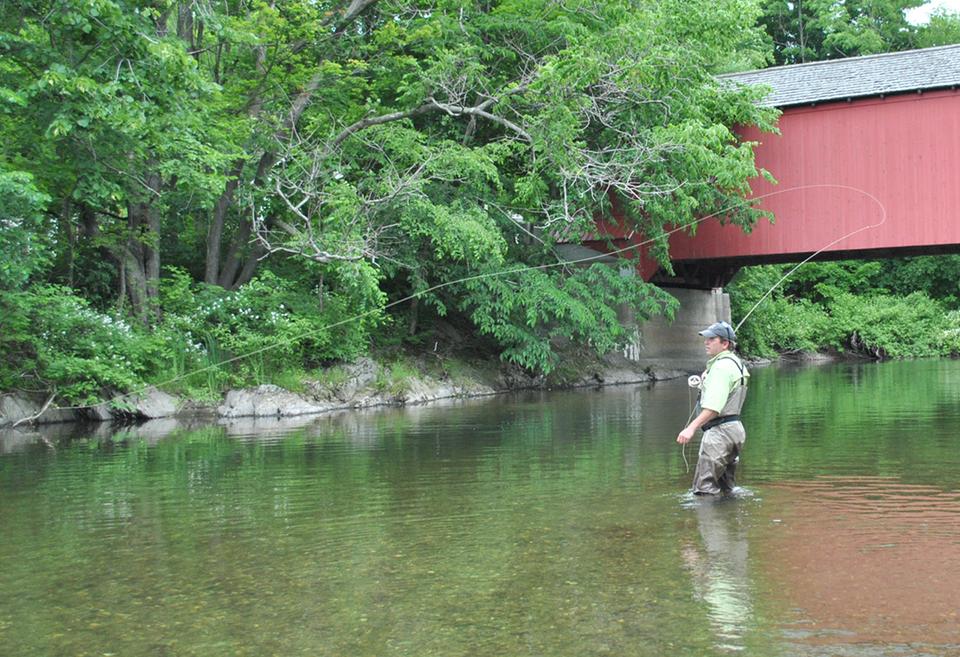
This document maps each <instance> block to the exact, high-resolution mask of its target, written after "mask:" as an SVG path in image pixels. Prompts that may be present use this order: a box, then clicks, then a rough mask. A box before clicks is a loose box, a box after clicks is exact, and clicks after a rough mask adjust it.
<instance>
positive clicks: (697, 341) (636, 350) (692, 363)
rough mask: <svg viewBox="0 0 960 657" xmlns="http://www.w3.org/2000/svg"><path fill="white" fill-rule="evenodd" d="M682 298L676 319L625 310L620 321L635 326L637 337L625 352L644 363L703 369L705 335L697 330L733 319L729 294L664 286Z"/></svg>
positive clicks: (651, 365) (691, 370)
mask: <svg viewBox="0 0 960 657" xmlns="http://www.w3.org/2000/svg"><path fill="white" fill-rule="evenodd" d="M664 289H665V291H667V292H669V293H670V294H671V295H672V296H673V297H674V298H676V299H677V301H678V302H679V304H680V305H679V307H678V308H677V313H676V316H675V317H674V319H673V321H672V322H671V321H669V320H668V319H666V318H664V317H653V318H651V319H648V320H645V321H643V320H641V321H639V322H638V321H637V320H636V318H634V317H632V316H631V314H630V313H629V312H624V313H623V314H622V316H621V321H623V322H624V325H626V326H631V325H632V326H634V327H636V338H635V340H634V341H633V343H632V344H630V345H628V346H627V348H626V349H625V353H624V356H626V357H627V358H628V359H630V360H632V361H634V362H636V363H638V364H639V365H641V366H643V367H651V368H657V369H663V368H668V369H679V370H685V371H688V372H700V371H702V370H703V366H704V363H705V362H706V355H705V354H704V351H703V338H701V337H700V336H699V335H697V333H698V332H699V331H702V330H703V329H705V328H706V327H708V326H710V325H711V324H713V323H714V322H718V321H721V320H722V321H726V322H729V321H730V295H728V294H727V293H726V292H724V291H723V289H722V288H714V289H712V290H691V289H685V288H664Z"/></svg>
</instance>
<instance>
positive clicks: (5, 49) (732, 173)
mask: <svg viewBox="0 0 960 657" xmlns="http://www.w3.org/2000/svg"><path fill="white" fill-rule="evenodd" d="M758 2H759V0H718V1H717V2H714V3H712V4H710V5H709V6H706V5H704V3H701V2H694V1H693V0H661V1H659V2H654V1H653V0H610V1H606V2H597V1H596V0H565V1H564V2H556V1H555V0H495V1H488V0H482V1H481V0H432V1H430V2H427V1H423V2H420V1H416V0H351V1H350V2H336V1H334V0H326V1H324V0H320V1H316V0H289V1H285V2H282V3H277V2H259V1H258V2H240V1H239V0H228V1H227V2H222V3H216V4H209V3H204V2H198V1H196V0H180V1H174V0H153V1H150V0H58V1H57V2H52V1H51V0H15V1H13V2H9V3H6V4H5V5H3V8H2V9H0V52H2V54H3V57H2V58H0V103H2V104H0V111H2V112H4V113H5V118H6V119H7V121H6V122H5V126H6V127H0V131H3V134H4V135H5V136H9V137H10V139H9V140H8V141H5V142H4V144H3V145H2V146H0V149H2V150H0V164H2V165H4V166H6V165H7V164H9V165H10V166H9V167H7V168H9V169H10V170H21V171H24V172H28V173H30V174H32V175H33V177H34V180H35V185H36V189H37V191H38V192H41V193H45V194H48V195H49V197H50V198H51V201H50V203H49V204H48V205H47V208H46V210H47V215H48V222H49V225H50V226H51V232H52V234H53V236H54V237H55V244H56V254H57V259H56V263H57V266H56V268H55V270H54V272H53V274H52V275H51V278H52V279H54V280H55V282H61V283H67V284H70V285H72V286H74V287H77V288H82V289H85V290H88V291H89V295H90V296H91V297H99V298H98V299H94V301H95V302H96V303H95V304H94V305H96V306H98V307H104V306H105V305H106V304H107V303H108V301H109V300H108V297H109V296H110V292H109V291H110V290H118V289H119V290H120V291H121V292H122V295H121V297H128V298H129V300H130V302H131V307H132V310H133V311H134V313H135V314H136V315H137V316H138V317H139V318H140V319H141V321H142V323H144V324H145V325H147V326H154V325H156V324H157V322H159V321H161V320H160V318H159V316H158V315H159V313H158V308H157V304H158V280H159V278H160V276H161V272H162V271H163V270H162V267H161V265H162V264H169V265H174V266H177V267H180V268H181V269H182V270H186V271H189V272H191V274H192V275H193V276H194V277H196V278H197V279H200V280H202V281H204V282H206V283H207V284H209V285H212V286H217V287H220V288H224V289H235V288H237V287H238V286H241V285H242V284H244V283H245V282H247V281H249V280H250V278H251V277H252V276H253V274H254V273H255V271H256V270H257V268H258V267H262V266H264V265H263V263H267V266H268V267H270V268H273V269H276V270H278V271H282V270H284V269H285V268H298V272H297V273H296V274H293V275H292V278H294V279H296V280H297V281H298V284H300V285H302V286H303V287H304V289H307V290H316V292H317V303H318V304H321V305H322V304H323V303H324V299H325V298H327V297H326V295H328V294H335V295H336V297H337V298H338V299H341V300H342V299H346V298H349V299H352V300H354V302H355V303H354V307H355V308H357V309H358V311H359V310H364V309H369V308H374V309H375V308H377V307H379V306H382V305H383V304H384V303H386V302H387V301H388V300H393V301H396V300H399V299H401V298H404V297H408V296H413V297H414V298H415V300H416V301H419V302H420V303H419V304H417V305H416V306H415V307H419V308H420V311H422V312H424V313H426V312H427V311H426V310H424V306H425V307H426V308H430V309H432V312H435V313H437V314H444V313H446V312H449V311H454V312H458V313H461V314H463V315H464V316H466V317H467V318H470V319H471V320H472V321H473V322H474V323H475V325H476V326H477V327H478V328H479V330H480V331H481V332H485V333H488V334H490V335H491V336H493V337H495V338H496V339H497V340H498V341H499V342H500V344H501V346H502V347H503V348H504V349H505V353H506V354H507V355H508V357H509V358H511V359H513V360H515V361H516V362H519V363H521V364H523V365H526V366H530V367H539V368H542V369H546V368H549V367H550V366H551V365H552V362H553V361H552V360H551V359H552V356H551V353H552V352H551V339H553V338H557V337H561V336H566V337H572V338H574V339H577V340H581V341H584V342H590V343H591V344H593V345H595V346H597V348H598V349H602V348H608V347H609V346H610V345H611V344H614V343H615V342H616V341H617V340H619V339H620V338H622V337H623V336H622V334H621V333H620V331H621V329H620V328H619V327H618V325H616V322H614V321H611V320H610V317H611V315H610V313H609V312H607V311H604V310H603V308H605V307H607V306H608V305H611V304H616V303H620V302H626V303H629V304H630V305H632V306H633V307H634V309H635V310H636V311H637V312H638V313H639V314H640V315H641V316H643V315H646V314H649V313H651V312H655V311H657V310H658V309H662V307H663V304H664V303H665V300H664V298H663V297H662V295H661V294H660V293H659V292H658V291H657V290H656V289H655V288H653V287H651V286H648V285H646V284H644V283H643V282H642V281H640V280H639V279H633V280H632V281H629V282H628V279H625V278H623V277H621V276H620V275H619V270H620V269H624V270H628V269H630V268H632V266H633V265H634V264H635V263H633V262H632V261H630V260H627V259H625V260H624V261H623V262H622V263H621V264H620V267H618V268H615V269H614V270H613V271H614V273H615V274H616V275H610V271H609V270H597V269H582V270H581V269H577V268H574V267H571V266H570V265H569V264H568V263H564V262H563V261H562V259H560V258H559V257H558V256H557V254H556V252H555V246H556V245H557V243H558V242H560V241H573V242H576V241H578V240H580V239H582V238H584V237H586V236H589V235H592V234H593V232H594V230H595V228H594V219H595V218H597V217H598V216H609V215H610V214H611V210H612V208H618V209H619V210H618V212H619V213H618V217H619V219H618V220H619V221H622V222H624V223H625V227H626V229H627V230H634V231H637V232H641V233H642V234H644V235H646V236H647V237H649V238H653V239H655V240H656V244H655V245H654V248H653V251H654V253H655V254H656V255H657V256H659V257H660V258H661V260H662V262H663V263H664V264H665V265H666V266H669V261H668V254H667V252H666V239H665V233H666V232H667V231H668V230H670V229H672V228H673V227H677V226H680V227H686V228H687V229H688V230H691V231H692V230H695V226H696V220H697V219H698V218H699V217H703V216H705V215H707V214H709V213H713V212H721V211H722V212H723V215H724V217H725V219H726V220H728V221H730V222H733V223H736V224H740V225H743V226H745V227H746V226H749V225H750V224H751V223H752V222H753V221H755V220H756V219H757V218H758V216H759V214H758V212H757V211H756V210H755V209H753V208H752V207H751V206H750V205H748V204H745V203H744V202H743V201H742V197H743V194H744V193H745V192H746V191H747V181H748V180H749V179H750V178H751V177H753V176H755V175H757V174H758V171H757V170H756V168H755V167H754V163H753V144H751V143H748V142H742V141H740V140H739V138H738V137H737V136H736V134H735V133H734V132H733V130H732V126H734V125H737V124H756V125H760V126H761V127H765V128H772V121H773V119H774V115H775V114H774V112H773V111H771V110H766V109H762V108H759V107H758V106H757V105H756V103H755V102H754V101H755V100H756V95H755V94H754V93H753V92H751V91H749V90H743V89H732V88H730V87H728V86H726V85H724V84H721V83H720V82H718V80H717V79H716V78H715V77H714V74H715V73H717V72H720V71H726V70H730V69H734V68H737V67H742V66H745V65H757V64H758V63H760V62H762V61H764V60H765V58H766V52H765V50H764V46H763V38H762V36H763V35H762V32H761V30H760V29H758V28H757V27H756V25H755V23H756V19H757V16H758V12H759V6H758ZM103 253H106V254H108V261H109V264H108V265H104V264H103V260H104V258H103V257H101V256H102V254H103ZM625 255H626V254H625ZM505 272H506V273H505ZM94 275H96V276H98V277H99V276H104V277H105V278H106V279H107V280H106V282H105V283H104V282H102V281H100V280H99V278H98V279H97V280H96V281H92V280H91V279H92V278H93V277H94ZM510 289H522V291H523V294H516V295H511V294H510V293H509V290H510ZM94 290H95V292H94ZM384 290H388V291H389V294H390V295H391V296H389V297H385V296H384ZM416 324H417V322H416V313H414V314H413V318H412V320H411V323H410V328H411V329H414V328H415V326H416Z"/></svg>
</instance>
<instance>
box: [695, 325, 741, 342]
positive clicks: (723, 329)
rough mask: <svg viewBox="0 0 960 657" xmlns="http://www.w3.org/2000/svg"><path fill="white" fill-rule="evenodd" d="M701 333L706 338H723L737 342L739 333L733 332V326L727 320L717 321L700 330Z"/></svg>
mask: <svg viewBox="0 0 960 657" xmlns="http://www.w3.org/2000/svg"><path fill="white" fill-rule="evenodd" d="M700 335H702V336H703V337H705V338H722V339H724V340H727V341H728V342H736V341H737V334H736V333H734V332H733V327H732V326H730V325H729V324H727V323H726V322H717V323H716V324H711V325H710V326H708V327H707V328H705V329H703V330H702V331H700Z"/></svg>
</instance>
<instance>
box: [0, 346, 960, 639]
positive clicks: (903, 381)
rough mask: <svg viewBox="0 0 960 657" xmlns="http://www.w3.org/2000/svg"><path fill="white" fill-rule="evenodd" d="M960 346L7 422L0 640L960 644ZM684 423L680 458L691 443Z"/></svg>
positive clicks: (1, 454) (2, 454) (0, 478)
mask: <svg viewBox="0 0 960 657" xmlns="http://www.w3.org/2000/svg"><path fill="white" fill-rule="evenodd" d="M958 400H960V362H954V361H919V362H910V363H886V364H879V365H878V364H860V365H829V366H816V367H804V368H786V367H776V368H764V369H757V370H755V371H754V376H753V378H752V388H751V393H750V398H749V400H748V402H747V408H746V409H745V413H744V415H745V423H746V425H747V434H748V438H747V446H746V449H745V452H744V456H743V463H742V469H741V473H742V474H741V477H740V484H741V486H742V489H741V490H740V491H739V495H738V496H737V498H736V499H729V500H723V501H719V502H704V501H701V500H698V499H695V498H693V497H692V496H689V495H688V494H687V493H686V492H685V491H686V488H687V486H688V485H689V477H690V474H689V473H687V472H685V464H684V454H683V453H682V452H681V450H680V448H679V447H678V446H677V445H676V444H675V443H674V438H675V437H676V434H677V432H678V431H679V429H680V428H681V427H682V424H683V421H684V419H685V418H686V417H687V414H688V412H689V409H690V403H691V399H690V393H689V390H688V389H687V387H686V385H685V381H671V382H661V383H658V384H656V385H654V386H629V387H620V388H607V389H603V390H599V391H586V390H583V391H576V392H562V393H549V394H546V393H544V394H529V395H519V396H511V397H497V398H490V399H486V400H474V401H469V402H462V403H456V404H449V405H444V406H430V407H421V408H411V409H399V410H398V409H392V410H384V411H377V412H363V413H351V414H345V415H341V416H337V417H324V418H320V419H315V420H309V421H307V420H300V421H299V426H297V423H296V422H288V423H283V424H281V423H259V424H256V425H254V424H240V423H238V424H232V425H212V426H200V427H196V428H192V429H187V428H182V427H180V428H173V429H171V426H170V425H168V424H162V423H160V424H154V423H151V424H148V425H145V426H143V427H140V428H137V429H132V430H127V431H125V432H122V433H116V434H110V433H109V432H108V431H106V430H105V429H104V428H102V427H100V428H94V429H90V430H88V431H84V430H77V429H70V430H68V431H69V432H71V433H73V434H78V435H71V436H69V437H65V436H60V435H58V434H57V432H58V431H65V429H64V428H59V429H56V428H50V429H48V430H46V431H45V433H44V435H42V436H41V435H19V436H13V435H7V436H5V437H4V438H2V442H0V531H2V540H0V564H2V567H0V654H2V655H11V656H13V655H28V656H40V655H49V656H59V655H70V656H81V655H90V656H101V655H111V654H112V655H124V656H139V655H144V656H147V655H149V656H157V655H171V656H172V655H176V656H193V655H196V656H198V657H199V656H204V657H217V656H220V655H250V656H257V657H260V656H265V655H284V656H287V655H311V656H314V655H319V656H326V655H329V656H339V655H345V656H346V655H349V656H364V655H370V656H389V655H409V656H416V657H428V656H431V655H437V656H443V657H448V656H455V655H464V656H466V655H470V656H484V655H489V656H491V657H492V656H497V657H499V656H503V655H549V656H567V655H569V656H571V657H573V656H576V657H582V656H589V655H635V656H647V655H650V656H654V655H656V656H662V655H728V654H741V655H757V656H762V657H766V656H770V655H800V656H807V655H809V656H818V657H819V656H821V655H823V656H826V655H844V656H846V655H851V656H856V657H861V656H863V657H866V656H870V657H874V656H878V655H883V656H886V655H891V656H893V655H896V656H898V657H900V656H904V655H907V656H919V655H956V654H960V623H958V620H960V619H958V616H957V614H958V610H960V592H958V590H960V467H958V466H960V454H958V452H957V449H956V438H955V436H954V432H953V428H954V427H956V426H958V424H960V403H958ZM694 454H695V449H694V448H692V447H691V446H688V448H687V452H686V457H687V459H688V460H689V461H691V464H692V461H693V459H694V458H695V456H694Z"/></svg>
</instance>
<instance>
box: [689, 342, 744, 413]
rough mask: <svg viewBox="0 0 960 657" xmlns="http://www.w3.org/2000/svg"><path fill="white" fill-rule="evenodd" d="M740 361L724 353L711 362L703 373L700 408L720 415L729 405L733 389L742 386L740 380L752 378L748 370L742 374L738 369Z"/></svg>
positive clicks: (727, 352) (729, 353)
mask: <svg viewBox="0 0 960 657" xmlns="http://www.w3.org/2000/svg"><path fill="white" fill-rule="evenodd" d="M739 361H740V359H739V358H737V357H736V355H734V354H733V353H731V352H730V351H722V352H720V353H719V354H717V355H716V356H714V357H713V358H711V359H710V360H709V361H707V369H706V371H705V372H704V373H703V383H702V389H701V392H700V408H706V409H709V410H711V411H715V412H717V413H720V412H722V411H723V407H724V406H726V405H727V398H728V397H729V396H730V393H731V392H732V391H733V389H734V388H735V387H736V386H738V385H740V379H741V378H746V377H748V376H750V373H749V372H747V368H743V372H742V373H741V371H740V368H739V367H737V363H739Z"/></svg>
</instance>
